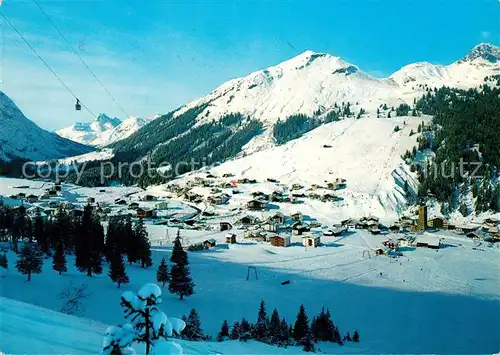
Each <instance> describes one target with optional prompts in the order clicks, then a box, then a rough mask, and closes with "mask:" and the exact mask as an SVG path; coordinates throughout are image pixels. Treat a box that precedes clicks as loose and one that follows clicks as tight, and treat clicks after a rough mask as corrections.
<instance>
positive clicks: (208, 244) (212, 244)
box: [203, 239, 217, 249]
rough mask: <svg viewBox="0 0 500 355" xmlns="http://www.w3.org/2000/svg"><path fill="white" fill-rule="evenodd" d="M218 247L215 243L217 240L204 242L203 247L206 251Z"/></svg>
mask: <svg viewBox="0 0 500 355" xmlns="http://www.w3.org/2000/svg"><path fill="white" fill-rule="evenodd" d="M216 245H217V242H216V241H215V239H207V240H205V241H204V242H203V247H204V248H205V249H210V248H213V247H215V246H216Z"/></svg>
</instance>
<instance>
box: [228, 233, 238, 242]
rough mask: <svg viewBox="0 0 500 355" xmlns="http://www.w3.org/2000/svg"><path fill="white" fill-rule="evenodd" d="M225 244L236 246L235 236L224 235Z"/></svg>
mask: <svg viewBox="0 0 500 355" xmlns="http://www.w3.org/2000/svg"><path fill="white" fill-rule="evenodd" d="M226 243H227V244H236V234H234V233H228V234H227V235H226Z"/></svg>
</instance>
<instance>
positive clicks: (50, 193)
mask: <svg viewBox="0 0 500 355" xmlns="http://www.w3.org/2000/svg"><path fill="white" fill-rule="evenodd" d="M47 192H48V195H49V197H55V196H57V191H56V190H52V189H51V190H49V191H47Z"/></svg>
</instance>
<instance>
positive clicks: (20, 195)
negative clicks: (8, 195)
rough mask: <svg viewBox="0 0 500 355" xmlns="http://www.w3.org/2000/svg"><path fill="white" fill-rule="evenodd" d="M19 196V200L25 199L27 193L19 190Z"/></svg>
mask: <svg viewBox="0 0 500 355" xmlns="http://www.w3.org/2000/svg"><path fill="white" fill-rule="evenodd" d="M17 198H18V199H19V200H22V199H25V198H26V194H25V193H24V192H19V193H18V194H17Z"/></svg>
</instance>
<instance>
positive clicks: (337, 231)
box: [331, 227, 347, 237]
mask: <svg viewBox="0 0 500 355" xmlns="http://www.w3.org/2000/svg"><path fill="white" fill-rule="evenodd" d="M331 231H332V236H334V237H340V236H341V235H342V234H344V233H345V232H347V229H346V228H342V227H341V228H339V227H334V228H333V229H331Z"/></svg>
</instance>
